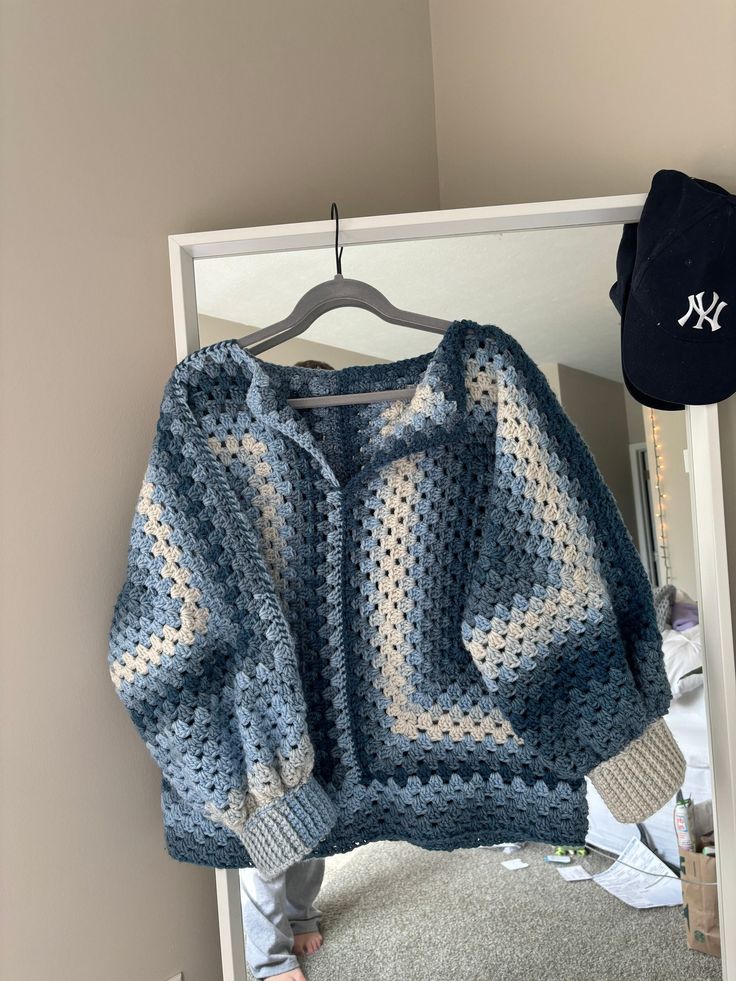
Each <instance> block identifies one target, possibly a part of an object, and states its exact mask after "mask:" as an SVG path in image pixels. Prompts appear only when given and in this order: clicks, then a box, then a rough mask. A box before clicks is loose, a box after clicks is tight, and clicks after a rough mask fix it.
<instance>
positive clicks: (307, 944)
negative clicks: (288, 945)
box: [294, 930, 322, 957]
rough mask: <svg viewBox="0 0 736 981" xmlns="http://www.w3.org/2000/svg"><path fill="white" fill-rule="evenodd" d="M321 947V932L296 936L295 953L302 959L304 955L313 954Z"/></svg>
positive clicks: (296, 934)
mask: <svg viewBox="0 0 736 981" xmlns="http://www.w3.org/2000/svg"><path fill="white" fill-rule="evenodd" d="M321 946H322V934H321V933H320V932H319V930H314V931H312V932H311V933H295V934H294V953H295V954H296V956H297V957H302V956H303V955H304V954H313V953H314V952H315V951H316V950H319V948H320V947H321Z"/></svg>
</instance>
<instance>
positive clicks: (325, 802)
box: [243, 777, 337, 879]
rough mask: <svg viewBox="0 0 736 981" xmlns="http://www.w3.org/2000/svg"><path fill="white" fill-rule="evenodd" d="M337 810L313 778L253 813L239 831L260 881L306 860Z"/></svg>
mask: <svg viewBox="0 0 736 981" xmlns="http://www.w3.org/2000/svg"><path fill="white" fill-rule="evenodd" d="M336 819H337V810H336V808H335V805H334V804H333V803H332V801H331V800H330V798H329V797H328V796H327V794H326V793H325V791H324V790H323V789H322V787H321V786H320V785H319V784H318V783H317V781H316V780H315V779H314V777H310V778H309V780H308V781H307V782H306V783H305V784H302V786H301V787H297V788H296V789H295V790H289V791H287V793H286V794H284V796H283V797H280V798H279V799H278V800H277V801H274V802H273V803H272V804H267V805H266V806H265V807H263V808H261V810H259V811H256V813H255V814H254V815H253V817H252V818H251V819H250V820H249V821H248V822H247V823H246V825H245V828H244V830H243V844H244V845H245V847H246V849H247V851H248V855H249V856H250V859H251V861H252V862H253V865H254V866H255V867H256V869H257V870H258V871H259V872H260V873H261V875H262V876H263V878H264V879H272V878H274V877H275V876H277V875H278V874H279V873H280V872H283V871H284V869H287V868H288V867H289V866H290V865H294V864H295V863H296V862H300V861H301V860H302V859H303V858H306V857H307V856H308V855H309V853H310V852H311V851H312V849H313V848H314V846H315V845H316V844H318V842H320V841H322V839H323V838H326V837H327V835H328V834H329V833H330V831H331V830H332V827H333V825H334V823H335V821H336Z"/></svg>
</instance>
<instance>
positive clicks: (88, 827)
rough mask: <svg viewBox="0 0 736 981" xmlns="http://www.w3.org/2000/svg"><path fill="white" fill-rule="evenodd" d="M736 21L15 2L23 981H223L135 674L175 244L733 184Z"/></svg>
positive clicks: (13, 671) (9, 680)
mask: <svg viewBox="0 0 736 981" xmlns="http://www.w3.org/2000/svg"><path fill="white" fill-rule="evenodd" d="M430 12H431V19H430V17H429V13H430ZM735 19H736V8H735V7H734V5H733V4H732V3H731V0H720V2H716V0H705V2H703V3H701V4H699V5H698V7H697V14H694V13H693V7H692V5H690V4H688V5H685V3H684V2H683V0H678V2H676V3H672V2H665V0H656V2H654V0H645V2H641V0H636V2H634V0H625V2H624V3H617V4H608V5H597V4H588V3H583V2H582V0H574V2H569V3H566V4H564V5H560V4H543V3H541V2H528V3H522V4H510V3H501V2H500V0H498V2H493V3H487V2H480V0H453V3H449V2H444V3H443V2H441V0H432V2H431V4H430V6H429V8H428V6H427V2H426V0H401V2H400V3H396V2H393V0H373V2H372V3H370V4H369V3H363V2H361V0H315V2H313V3H311V4H304V3H301V2H299V0H275V2H271V3H265V2H262V3H257V2H255V0H217V2H215V3H212V4H207V3H201V2H193V0H180V2H174V0H127V2H125V3H120V4H112V3H94V2H92V0H68V2H66V3H63V4H61V3H54V2H52V0H2V29H1V30H0V44H1V45H2V49H1V50H0V66H1V70H2V78H0V93H1V95H0V98H1V99H2V105H1V106H0V110H1V111H0V119H1V120H2V154H1V155H0V160H1V161H2V163H1V166H2V173H1V174H0V194H2V201H1V203H2V212H3V213H2V222H1V223H0V228H2V243H1V244H2V257H1V261H0V275H1V276H2V279H3V282H2V284H1V285H2V292H1V295H2V316H3V321H2V328H3V334H2V355H3V357H2V361H1V367H0V371H1V372H2V375H1V377H0V392H1V393H2V394H1V397H2V400H3V402H2V426H3V432H2V437H3V448H4V450H5V465H4V466H3V468H2V472H1V477H0V479H1V480H2V485H1V486H0V490H1V491H2V504H3V507H2V522H3V525H2V555H3V563H2V583H1V587H2V588H1V590H0V596H1V597H2V603H3V611H2V612H3V614H4V617H3V633H2V637H3V647H4V651H3V653H4V654H5V657H4V663H3V685H2V699H3V702H2V716H1V717H2V726H3V731H2V736H1V738H0V749H1V751H2V755H3V759H2V773H3V793H2V845H3V856H2V864H3V874H2V884H3V885H2V888H3V890H4V896H3V901H2V906H3V914H2V930H3V932H4V934H5V936H3V938H2V949H3V953H2V955H1V956H2V977H3V981H46V979H48V978H51V977H54V978H62V979H64V981H66V979H72V978H73V979H74V981H92V979H94V981H99V979H100V978H103V977H104V978H105V981H164V979H165V978H168V977H169V976H170V975H172V974H174V973H175V972H176V971H178V970H184V973H185V981H216V978H217V977H219V950H218V940H217V922H216V910H215V896H214V876H213V873H212V872H211V871H208V870H205V869H198V868H195V867H194V866H188V865H185V864H182V863H175V862H173V861H171V860H170V859H169V858H168V856H167V855H166V854H165V852H164V850H163V838H162V829H161V820H160V811H159V806H158V799H157V795H158V789H159V783H158V776H157V771H156V770H155V768H154V765H153V763H152V761H151V760H150V757H149V756H148V754H147V751H146V749H145V747H144V746H143V745H142V743H141V742H140V740H139V738H138V736H137V735H136V734H135V733H134V731H133V729H132V726H131V723H130V721H129V719H128V718H127V716H126V715H125V714H124V712H123V710H122V707H121V706H120V705H119V703H118V702H117V699H116V696H115V694H114V691H113V688H112V685H111V684H110V682H109V679H108V676H107V668H106V662H105V658H106V642H107V630H108V625H109V619H110V615H111V611H112V604H113V601H114V598H115V596H116V593H117V590H118V588H119V586H120V585H121V580H122V576H123V572H124V560H125V555H124V548H125V543H126V539H127V534H128V529H129V524H130V521H131V518H132V511H133V507H134V501H135V495H136V493H137V491H138V488H139V481H140V478H141V475H142V471H143V467H144V465H145V460H146V456H147V452H148V448H149V446H150V442H151V439H152V436H153V429H154V425H155V419H156V416H157V412H158V407H159V400H160V395H161V389H162V386H163V383H164V381H165V378H166V377H167V375H168V372H169V371H170V369H171V367H172V366H173V363H174V360H175V355H174V341H173V327H172V321H171V309H170V303H171V300H170V293H169V285H168V262H167V251H166V235H167V234H169V233H172V232H184V231H193V230H197V229H211V228H224V227H234V226H239V225H251V224H262V223H270V222H291V221H300V220H305V219H315V218H326V217H328V216H329V205H330V202H331V201H332V200H333V199H334V200H337V202H338V204H339V206H340V211H341V214H343V215H346V216H347V215H365V214H374V213H378V214H383V213H388V212H394V211H417V210H424V209H432V208H437V207H440V206H442V207H456V206H460V205H482V204H493V203H498V202H506V201H524V200H536V199H543V198H561V197H581V196H584V195H588V194H609V193H625V192H630V191H640V190H643V189H644V188H645V186H646V183H647V180H648V177H649V175H650V174H651V173H652V172H653V171H654V170H655V169H657V168H658V167H661V166H677V167H680V168H681V169H684V170H686V171H690V172H694V173H696V174H697V175H699V176H704V177H708V178H711V179H714V180H717V181H719V182H720V183H725V184H730V185H731V187H733V185H734V163H733V161H734V160H735V159H736V156H735V151H736V112H734V104H735V101H736V93H735V91H734V78H735V77H736V58H734V47H735V41H734V21H735ZM430 26H431V45H430V34H429V31H430ZM683 66H684V68H683ZM433 67H434V70H435V80H434V90H433V78H432V69H433ZM11 89H12V95H11ZM435 100H436V110H437V116H436V120H437V131H436V132H435V115H434V113H435ZM436 137H437V138H438V139H437V142H436ZM438 160H439V167H438ZM440 188H441V194H440V193H439V191H440ZM732 402H733V400H732ZM735 411H736V410H734V409H733V406H731V405H730V404H729V406H727V407H726V408H725V410H724V421H725V423H726V425H725V427H724V430H725V433H726V438H728V440H729V455H728V456H727V459H726V471H727V477H728V479H729V486H730V488H731V490H732V491H733V490H736V459H735V457H736V454H734V453H733V452H731V449H732V447H733V445H734V430H735V429H736V420H735V419H734V412H735ZM731 499H734V498H733V494H732V495H731ZM734 540H735V541H736V526H735V527H734ZM734 555H735V556H736V547H734ZM734 583H736V574H735V575H734ZM735 588H736V587H735Z"/></svg>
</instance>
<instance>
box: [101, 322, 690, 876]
mask: <svg viewBox="0 0 736 981" xmlns="http://www.w3.org/2000/svg"><path fill="white" fill-rule="evenodd" d="M407 385H416V392H415V394H414V396H413V397H412V398H411V399H410V400H409V401H407V402H402V401H383V402H376V403H372V404H347V405H341V406H329V407H326V408H311V409H296V408H294V407H292V406H291V405H289V404H288V402H287V399H288V398H291V397H293V396H308V395H326V394H333V393H341V394H342V393H348V392H358V391H379V390H384V389H398V388H402V387H405V386H407ZM108 664H109V669H110V675H111V678H112V681H113V683H114V685H115V690H116V692H117V694H118V695H119V697H120V699H121V700H122V702H123V704H124V706H125V708H126V709H127V711H128V713H129V715H130V717H131V719H132V721H133V723H134V725H135V727H136V729H137V730H138V732H139V734H140V736H141V737H142V739H143V740H144V741H145V744H146V746H147V748H148V750H149V752H150V754H151V756H152V757H153V759H154V760H155V762H156V763H157V765H158V767H159V768H160V770H161V774H162V782H161V806H162V813H163V822H164V831H165V841H166V847H167V849H168V852H169V854H170V855H171V856H172V857H173V858H175V859H178V860H180V861H185V862H192V863H196V864H200V865H206V866H210V867H219V868H241V867H249V866H255V867H257V868H258V869H259V871H260V872H262V874H263V875H264V876H266V877H270V876H273V875H276V874H277V873H278V872H280V871H281V870H283V869H284V868H286V867H287V866H288V865H290V864H292V863H294V862H296V861H298V860H300V859H302V858H306V857H315V856H319V855H329V854H333V853H336V852H344V851H347V850H349V849H351V848H353V847H355V846H356V845H360V844H363V843H366V842H370V841H376V840H381V839H383V840H385V839H401V840H405V841H409V842H413V843H414V844H416V845H419V846H422V847H424V848H435V849H452V848H457V847H470V846H475V845H481V844H493V843H497V842H501V841H509V840H536V841H546V842H554V843H559V844H563V843H569V844H578V843H580V842H581V841H583V840H584V838H585V836H586V832H587V806H586V784H585V776H586V774H590V775H591V779H592V780H593V781H594V782H596V780H597V784H596V785H597V786H598V785H599V786H600V789H601V792H602V793H604V792H606V793H608V794H609V797H610V795H611V794H613V795H614V796H615V795H616V794H618V793H621V792H623V793H624V794H625V796H626V803H625V806H622V808H620V809H619V813H625V814H626V815H627V816H631V815H634V816H635V817H637V816H638V818H639V819H640V820H641V819H643V818H644V817H646V816H648V814H651V813H652V812H653V811H655V810H656V809H657V808H658V807H660V806H661V805H662V804H664V803H665V802H666V801H667V799H668V798H669V796H670V795H671V794H672V793H673V792H674V790H675V789H677V787H678V786H679V782H680V781H681V779H682V775H683V772H684V761H682V757H681V755H680V754H679V751H678V750H677V748H676V744H674V742H673V740H672V739H671V736H670V735H669V730H668V729H667V726H666V724H665V723H664V721H663V716H664V715H665V713H666V712H667V710H668V707H669V704H670V700H671V692H670V688H669V684H668V682H667V676H666V672H665V670H664V665H663V658H662V648H661V635H660V632H659V630H658V628H657V621H656V616H655V611H654V606H653V600H652V591H651V587H650V584H649V581H648V579H647V577H646V573H645V572H644V569H643V567H642V565H641V562H640V560H639V556H638V554H637V552H636V549H635V547H634V545H633V542H632V540H631V538H630V536H629V534H628V532H627V530H626V528H625V526H624V524H623V522H622V520H621V517H620V514H619V512H618V509H617V507H616V504H615V501H614V499H613V497H612V495H611V493H610V491H609V490H608V488H607V487H606V485H605V484H604V482H603V480H602V478H601V475H600V473H599V471H598V469H597V467H596V465H595V463H594V461H593V458H592V456H591V453H590V451H589V450H588V448H587V446H586V445H585V443H584V442H583V439H582V437H581V436H580V434H579V432H578V431H577V429H576V428H575V427H574V426H573V424H572V423H571V422H570V420H569V419H568V418H567V416H566V415H565V414H564V412H563V410H562V408H561V407H560V404H559V402H558V401H557V399H556V398H555V396H554V394H553V393H552V391H551V389H550V388H549V385H548V384H547V381H546V379H545V377H544V375H543V374H542V373H541V372H540V371H539V369H538V368H537V367H536V365H535V364H534V363H533V362H532V360H531V359H530V358H529V356H528V355H527V354H526V353H525V352H524V351H523V350H522V348H521V347H520V346H519V344H518V343H517V342H516V341H515V340H513V338H511V337H510V336H509V335H507V334H506V333H505V332H504V331H502V330H501V329H500V328H498V327H496V326H495V325H480V324H477V323H475V322H474V321H472V320H456V321H454V322H453V323H452V325H451V326H450V327H449V329H448V330H447V332H446V333H445V334H444V335H443V336H442V338H441V340H440V342H439V344H438V346H437V348H436V349H435V350H434V351H433V352H430V353H429V354H423V355H419V356H418V357H412V358H406V359H403V360H400V361H394V362H390V363H384V364H370V365H360V366H355V367H347V368H342V369H335V370H324V369H317V368H307V367H300V366H285V365H276V364H272V363H269V362H266V361H263V360H261V359H259V358H258V357H256V356H254V355H252V354H251V353H249V352H248V351H247V350H245V349H243V348H241V347H240V345H239V344H238V343H237V341H236V340H234V339H232V340H225V341H219V342H217V343H215V344H210V345H208V346H206V347H203V348H201V349H200V350H199V351H196V352H194V353H193V354H190V355H189V356H187V357H185V358H184V359H183V360H182V361H181V362H180V363H179V364H178V365H176V367H175V368H174V370H173V372H172V373H171V376H170V378H169V379H168V381H167V383H166V386H165V389H164V393H163V398H162V400H161V409H160V416H159V419H158V423H157V426H156V431H155V436H154V440H153V446H152V448H151V453H150V459H149V462H148V466H147V468H146V471H145V474H144V476H143V481H142V486H141V490H140V494H139V497H138V501H137V505H136V508H135V512H134V515H133V520H132V525H131V530H130V541H129V549H128V565H127V573H126V578H125V582H124V584H123V587H122V589H121V591H120V595H119V597H118V599H117V602H116V604H115V610H114V613H113V619H112V624H111V628H110V638H109V655H108ZM648 760H649V761H651V760H654V763H653V764H652V765H653V767H654V771H656V775H657V779H656V780H654V781H649V780H648V779H647V768H648V767H649V766H650V763H649V762H648ZM601 764H605V770H599V769H597V768H598V767H599V766H601ZM632 767H633V768H634V769H632ZM654 771H653V772H654ZM633 772H635V773H636V775H637V780H636V781H633V782H632V780H631V779H630V776H631V774H632V773H633Z"/></svg>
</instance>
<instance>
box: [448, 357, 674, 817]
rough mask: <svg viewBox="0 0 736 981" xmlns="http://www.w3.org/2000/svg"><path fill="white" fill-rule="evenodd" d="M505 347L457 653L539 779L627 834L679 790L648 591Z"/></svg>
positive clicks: (588, 468) (567, 442)
mask: <svg viewBox="0 0 736 981" xmlns="http://www.w3.org/2000/svg"><path fill="white" fill-rule="evenodd" d="M507 340H508V344H507V346H506V350H505V351H503V352H501V353H500V354H499V356H498V358H497V366H498V374H497V380H498V386H497V413H496V429H495V453H494V460H493V464H492V466H493V472H494V476H493V483H492V492H491V495H490V500H489V508H488V521H487V528H486V534H485V538H484V541H483V549H482V552H481V555H480V558H479V561H478V562H477V564H476V568H475V571H474V576H473V583H472V589H471V593H470V597H471V598H470V602H469V604H468V608H467V610H466V612H465V616H464V618H463V627H462V629H463V637H464V641H465V644H466V647H467V648H468V650H469V651H470V653H471V655H472V656H473V659H474V661H475V663H476V665H477V667H478V669H479V671H480V674H481V676H482V677H483V680H484V681H485V683H486V685H487V687H488V688H489V690H490V691H491V692H492V694H493V696H494V700H495V702H496V705H497V708H498V709H499V710H500V712H501V713H502V714H503V715H504V716H505V717H506V719H507V720H508V721H509V722H510V724H511V726H512V728H513V731H514V733H515V735H516V736H517V737H518V738H519V739H520V740H522V741H523V742H524V743H525V744H526V748H527V752H529V753H530V754H531V756H532V757H535V758H536V759H537V761H538V766H539V769H540V773H541V772H544V771H546V772H552V773H554V774H556V775H557V776H558V777H559V778H560V779H562V780H581V779H582V778H583V777H584V776H586V775H590V778H591V780H592V781H593V782H594V783H595V785H596V787H597V788H598V789H599V790H600V792H601V794H602V796H603V797H604V799H605V800H606V802H607V803H608V805H609V807H610V809H611V810H612V812H613V813H614V815H615V816H616V817H617V818H618V819H619V820H624V821H640V820H643V819H644V818H646V817H648V816H649V815H650V814H652V813H654V811H656V810H657V809H658V808H659V807H661V806H663V805H664V804H665V803H666V802H667V801H668V800H669V799H670V798H671V796H672V795H673V794H674V793H675V791H676V790H677V789H678V787H679V786H680V785H681V782H682V779H683V777H684V759H683V757H682V754H681V752H680V750H679V748H678V747H677V744H676V743H675V741H674V739H673V737H672V735H671V733H670V731H669V729H668V727H667V725H666V723H665V721H664V719H663V716H664V715H665V714H666V712H667V711H668V708H669V705H670V701H671V697H672V696H671V691H670V687H669V683H668V680H667V676H666V672H665V668H664V662H663V653H662V637H661V634H660V632H659V629H658V627H657V621H656V615H655V610H654V602H653V597H652V590H651V586H650V583H649V579H648V577H647V575H646V572H645V570H644V568H643V566H642V563H641V561H640V558H639V555H638V552H637V550H636V547H635V546H634V543H633V541H632V539H631V536H630V535H629V532H628V530H627V529H626V526H625V525H624V522H623V519H622V517H621V514H620V512H619V510H618V507H617V505H616V502H615V499H614V497H613V495H612V493H611V491H610V490H609V489H608V487H607V486H606V484H605V482H604V480H603V477H602V476H601V474H600V471H599V470H598V467H597V465H596V463H595V461H594V459H593V456H592V454H591V452H590V450H589V448H588V446H587V445H586V443H585V442H584V440H583V438H582V436H581V435H580V433H579V431H578V430H577V428H576V427H575V426H574V424H573V423H572V422H571V420H570V419H569V418H568V417H567V415H566V414H565V412H564V411H563V409H562V407H561V405H560V403H559V402H558V400H557V398H556V396H555V395H554V393H553V392H552V390H551V388H550V386H549V384H548V382H547V380H546V378H545V376H544V375H543V374H542V372H541V371H540V370H539V369H538V368H537V366H536V365H535V364H534V362H533V361H532V360H531V359H530V358H529V357H528V355H527V354H526V353H525V352H524V351H523V350H522V349H521V347H520V346H519V345H518V344H516V342H515V341H513V339H511V338H507Z"/></svg>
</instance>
